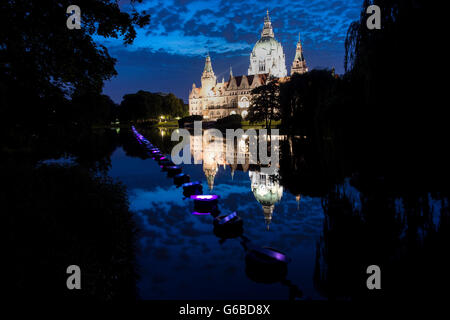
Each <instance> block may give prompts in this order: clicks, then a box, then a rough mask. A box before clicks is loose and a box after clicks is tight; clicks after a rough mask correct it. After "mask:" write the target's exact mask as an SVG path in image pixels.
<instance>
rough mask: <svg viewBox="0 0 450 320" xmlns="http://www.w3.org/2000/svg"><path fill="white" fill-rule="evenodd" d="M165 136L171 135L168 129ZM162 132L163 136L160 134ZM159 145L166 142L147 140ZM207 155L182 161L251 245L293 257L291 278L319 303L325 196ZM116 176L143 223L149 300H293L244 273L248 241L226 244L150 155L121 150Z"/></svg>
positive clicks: (140, 255)
mask: <svg viewBox="0 0 450 320" xmlns="http://www.w3.org/2000/svg"><path fill="white" fill-rule="evenodd" d="M162 134H163V135H165V134H170V133H165V132H164V131H162ZM159 135H161V132H160V133H159ZM145 136H146V137H147V138H148V139H149V140H150V141H151V142H152V143H153V144H155V145H158V141H159V140H160V139H158V138H157V139H155V138H154V137H155V135H150V136H149V134H147V135H145ZM152 138H153V139H152ZM219 152H220V151H218V150H205V152H204V153H203V159H202V160H203V161H202V163H201V164H183V165H182V167H183V172H184V173H186V174H189V175H190V177H191V181H201V182H202V184H203V193H205V194H209V193H211V194H217V195H219V196H220V202H219V210H220V212H221V214H226V213H231V212H233V211H236V212H237V213H238V215H239V216H240V217H241V218H242V219H243V221H244V236H245V237H246V238H248V240H246V241H251V243H252V244H255V245H259V246H268V247H272V248H276V249H278V250H281V251H282V252H284V253H286V254H287V255H288V256H289V257H291V259H292V260H291V262H290V263H289V266H288V275H287V277H286V278H287V279H288V280H289V281H290V282H291V286H292V285H295V286H297V287H298V288H299V289H300V290H302V291H303V294H304V296H306V297H310V298H314V299H317V298H320V295H319V294H318V293H317V291H316V290H315V289H314V285H313V278H314V277H313V273H314V266H315V255H316V244H317V241H318V239H319V237H320V234H321V231H322V228H323V218H324V213H323V209H322V205H321V200H320V198H318V197H310V196H301V195H300V194H298V195H294V194H291V193H290V192H287V191H286V190H284V189H283V186H282V185H281V184H280V181H279V175H278V173H277V172H276V173H275V174H274V175H267V174H263V173H260V172H259V171H258V168H255V167H250V166H249V165H248V164H247V165H245V164H244V165H233V166H232V165H229V164H226V163H224V162H223V161H221V160H218V159H219V157H217V154H218V153H219ZM109 175H110V176H112V177H114V178H116V179H117V180H120V181H122V182H123V183H124V184H125V185H126V186H127V189H128V192H129V199H130V204H131V210H132V211H133V212H134V214H135V218H136V222H137V224H138V226H139V229H140V231H139V238H138V239H139V241H138V250H137V260H138V272H139V274H140V281H139V284H138V286H139V292H140V296H141V298H143V299H177V298H178V299H186V298H189V299H230V298H233V299H287V298H288V297H289V286H287V285H286V284H281V283H280V282H277V283H271V284H266V283H257V282H255V281H252V280H251V279H249V278H248V277H247V275H246V270H245V248H244V246H243V243H242V241H243V240H242V238H235V239H227V240H222V239H220V238H218V237H217V236H216V235H215V234H214V232H213V217H212V216H210V215H193V214H192V212H193V211H194V210H193V203H192V200H190V199H186V198H185V197H184V195H183V189H182V188H181V187H177V186H175V184H174V182H173V179H171V178H168V177H167V173H166V172H162V170H161V168H160V166H159V165H158V163H157V162H156V161H154V160H152V159H151V158H148V159H140V158H137V157H131V156H129V155H127V154H126V152H125V151H124V149H123V148H122V147H119V148H117V149H116V150H115V152H114V153H113V154H112V156H111V169H110V171H109Z"/></svg>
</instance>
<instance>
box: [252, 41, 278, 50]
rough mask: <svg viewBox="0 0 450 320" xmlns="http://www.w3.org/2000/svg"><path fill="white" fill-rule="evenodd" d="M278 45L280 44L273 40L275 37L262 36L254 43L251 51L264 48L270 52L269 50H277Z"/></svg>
mask: <svg viewBox="0 0 450 320" xmlns="http://www.w3.org/2000/svg"><path fill="white" fill-rule="evenodd" d="M280 47H281V44H280V43H279V42H278V41H277V40H275V38H271V37H264V38H261V39H259V40H258V41H257V42H256V43H255V46H254V47H253V51H252V53H255V52H256V51H258V50H266V51H267V52H270V51H271V50H278V49H279V48H280Z"/></svg>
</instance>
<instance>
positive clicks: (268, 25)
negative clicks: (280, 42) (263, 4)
mask: <svg viewBox="0 0 450 320" xmlns="http://www.w3.org/2000/svg"><path fill="white" fill-rule="evenodd" d="M263 37H270V38H274V37H275V35H274V33H273V29H272V22H270V17H269V10H267V16H266V17H265V18H264V27H263V30H262V32H261V38H263Z"/></svg>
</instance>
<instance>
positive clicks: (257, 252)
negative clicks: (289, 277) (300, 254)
mask: <svg viewBox="0 0 450 320" xmlns="http://www.w3.org/2000/svg"><path fill="white" fill-rule="evenodd" d="M288 262H290V259H289V258H288V257H287V256H286V255H285V254H284V253H283V252H281V251H279V250H277V249H273V248H270V247H262V248H258V247H254V248H250V249H249V250H248V251H247V254H246V256H245V265H246V267H245V272H246V274H247V276H248V277H249V278H250V279H252V280H253V281H256V282H262V283H274V282H278V281H281V280H283V279H284V278H285V277H286V274H287V264H288Z"/></svg>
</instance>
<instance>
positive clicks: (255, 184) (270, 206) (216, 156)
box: [190, 135, 299, 229]
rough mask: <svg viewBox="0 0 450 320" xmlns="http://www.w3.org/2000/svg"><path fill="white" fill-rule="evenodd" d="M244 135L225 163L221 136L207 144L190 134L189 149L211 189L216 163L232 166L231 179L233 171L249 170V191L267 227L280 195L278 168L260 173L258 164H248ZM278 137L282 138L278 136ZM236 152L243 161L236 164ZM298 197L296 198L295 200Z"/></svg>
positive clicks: (224, 146) (247, 148) (223, 140)
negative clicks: (231, 157)
mask: <svg viewBox="0 0 450 320" xmlns="http://www.w3.org/2000/svg"><path fill="white" fill-rule="evenodd" d="M247 138H248V137H247V136H243V137H242V138H241V139H239V140H238V141H236V142H235V148H234V153H233V162H232V163H228V162H227V160H226V140H225V139H224V138H218V137H214V138H213V140H214V141H211V142H210V143H204V141H203V140H202V137H201V136H200V137H196V136H193V135H191V137H190V139H191V140H190V150H191V154H192V155H193V157H194V163H200V161H202V164H203V172H204V174H205V177H206V180H207V182H208V186H209V189H210V190H212V189H213V188H214V179H215V177H216V174H217V172H218V170H219V166H223V167H224V168H225V166H229V167H230V169H231V177H232V178H233V176H234V173H235V171H236V170H240V171H243V172H247V171H248V172H249V177H250V181H251V191H252V192H253V195H254V196H255V198H256V200H257V201H258V202H259V203H260V204H261V206H262V209H263V213H264V219H265V221H266V225H267V229H268V228H269V224H270V223H271V221H272V215H273V211H274V208H275V204H276V203H278V202H279V201H280V200H281V197H282V196H283V187H282V186H281V185H280V182H279V180H280V179H279V174H278V169H276V170H275V173H274V174H272V175H269V174H266V173H263V172H260V165H256V164H250V155H249V146H248V140H247ZM279 139H280V140H282V139H284V137H283V136H279ZM239 152H241V153H242V156H243V158H244V161H241V162H243V163H238V155H239ZM298 200H299V199H298Z"/></svg>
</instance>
